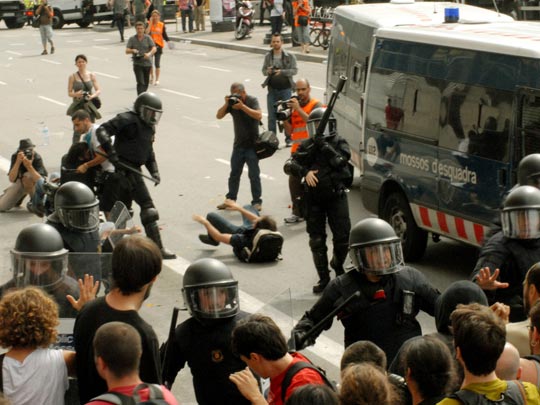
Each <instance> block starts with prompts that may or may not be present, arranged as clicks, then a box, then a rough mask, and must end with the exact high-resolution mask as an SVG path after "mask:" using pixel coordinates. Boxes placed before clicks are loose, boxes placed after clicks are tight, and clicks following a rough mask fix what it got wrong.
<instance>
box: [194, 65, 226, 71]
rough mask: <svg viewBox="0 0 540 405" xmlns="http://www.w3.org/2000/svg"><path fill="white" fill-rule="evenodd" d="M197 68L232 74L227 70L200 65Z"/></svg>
mask: <svg viewBox="0 0 540 405" xmlns="http://www.w3.org/2000/svg"><path fill="white" fill-rule="evenodd" d="M199 67H202V68H203V69H210V70H217V71H218V72H232V70H229V69H221V68H217V67H212V66H202V65H201V66H199Z"/></svg>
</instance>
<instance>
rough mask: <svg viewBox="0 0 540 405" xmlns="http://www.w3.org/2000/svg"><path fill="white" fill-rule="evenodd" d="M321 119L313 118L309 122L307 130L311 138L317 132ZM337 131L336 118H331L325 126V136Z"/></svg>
mask: <svg viewBox="0 0 540 405" xmlns="http://www.w3.org/2000/svg"><path fill="white" fill-rule="evenodd" d="M320 122H321V121H320V120H313V121H308V122H307V130H308V134H309V137H310V138H313V137H314V136H315V134H316V133H317V128H318V127H319V123H320ZM335 132H336V120H335V119H333V118H330V119H329V120H328V122H327V123H326V126H325V127H324V133H323V136H325V137H326V136H330V135H333V134H334V133H335Z"/></svg>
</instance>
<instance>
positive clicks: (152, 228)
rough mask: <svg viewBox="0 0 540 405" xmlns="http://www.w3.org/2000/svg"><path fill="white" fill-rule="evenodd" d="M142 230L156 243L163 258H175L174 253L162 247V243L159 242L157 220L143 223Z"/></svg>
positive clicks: (159, 235)
mask: <svg viewBox="0 0 540 405" xmlns="http://www.w3.org/2000/svg"><path fill="white" fill-rule="evenodd" d="M144 231H145V232H146V236H148V237H149V238H150V239H152V240H153V241H154V242H155V243H156V245H158V247H159V249H160V250H161V256H162V257H163V259H164V260H167V259H176V255H175V254H174V253H173V252H171V251H170V250H169V249H167V248H165V247H163V243H162V242H161V234H160V233H159V226H158V224H157V222H151V223H149V224H146V225H144Z"/></svg>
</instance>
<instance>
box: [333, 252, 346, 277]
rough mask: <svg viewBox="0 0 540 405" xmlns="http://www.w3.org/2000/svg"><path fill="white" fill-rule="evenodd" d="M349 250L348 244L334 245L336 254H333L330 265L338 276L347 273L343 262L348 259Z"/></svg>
mask: <svg viewBox="0 0 540 405" xmlns="http://www.w3.org/2000/svg"><path fill="white" fill-rule="evenodd" d="M348 252H349V245H348V244H344V245H342V246H337V245H334V254H333V255H332V260H330V267H332V269H333V270H334V271H335V272H336V277H337V276H341V275H342V274H344V273H345V269H344V268H343V264H344V263H345V259H347V253H348Z"/></svg>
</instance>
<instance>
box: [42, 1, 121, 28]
mask: <svg viewBox="0 0 540 405" xmlns="http://www.w3.org/2000/svg"><path fill="white" fill-rule="evenodd" d="M49 5H50V6H51V7H52V8H53V11H54V17H53V22H52V24H53V28H54V29H60V28H62V27H63V26H64V25H65V24H73V23H75V24H77V25H78V26H79V27H82V28H86V27H88V26H89V25H90V24H91V23H94V22H99V21H111V20H112V17H113V12H112V10H111V9H110V8H109V6H108V1H107V0H49Z"/></svg>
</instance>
